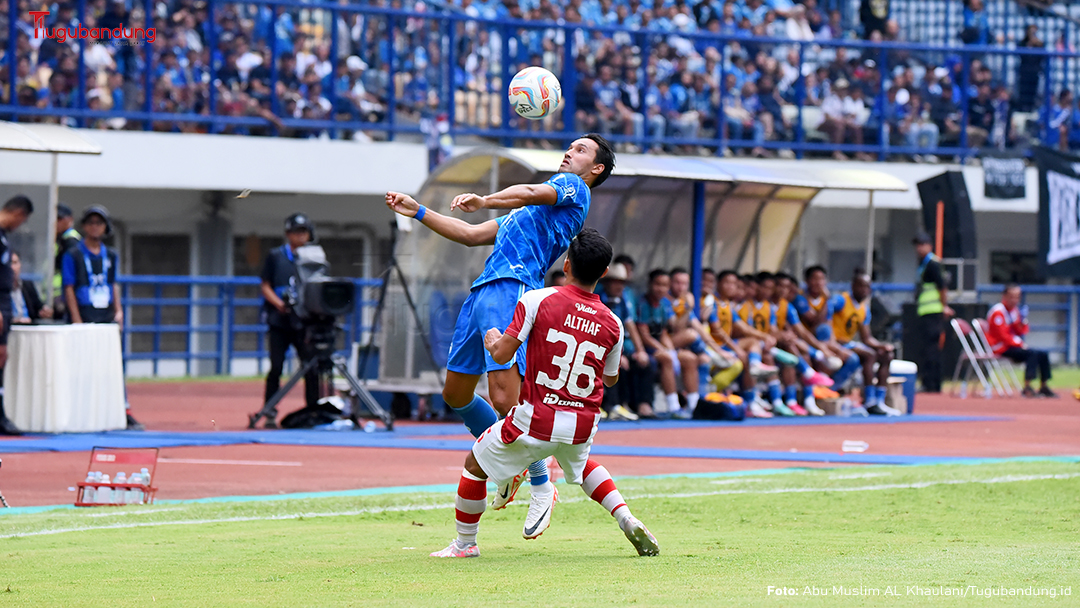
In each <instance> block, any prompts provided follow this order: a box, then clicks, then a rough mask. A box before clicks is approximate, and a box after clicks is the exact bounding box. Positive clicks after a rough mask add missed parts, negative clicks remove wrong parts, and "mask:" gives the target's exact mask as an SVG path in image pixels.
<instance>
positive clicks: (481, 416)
mask: <svg viewBox="0 0 1080 608" xmlns="http://www.w3.org/2000/svg"><path fill="white" fill-rule="evenodd" d="M454 411H455V412H456V413H457V415H458V416H461V420H462V422H464V423H465V428H467V429H469V432H470V433H472V436H473V437H480V434H481V433H483V432H484V431H486V430H488V427H490V426H491V425H493V424H495V423H496V422H498V421H499V415H498V414H496V413H495V409H494V408H492V407H491V406H490V405H488V402H487V401H484V398H483V397H481V396H480V395H473V400H472V401H470V402H469V405H466V406H465V407H459V408H455V409H454Z"/></svg>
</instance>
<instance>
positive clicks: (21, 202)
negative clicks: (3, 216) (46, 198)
mask: <svg viewBox="0 0 1080 608" xmlns="http://www.w3.org/2000/svg"><path fill="white" fill-rule="evenodd" d="M3 209H4V211H8V212H11V213H14V212H16V211H22V212H23V213H25V214H26V215H30V214H32V213H33V212H34V203H32V202H30V199H29V198H27V197H26V195H23V194H16V195H15V196H13V197H11V198H9V199H8V200H7V202H6V203H4V207H3Z"/></svg>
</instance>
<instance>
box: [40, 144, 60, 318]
mask: <svg viewBox="0 0 1080 608" xmlns="http://www.w3.org/2000/svg"><path fill="white" fill-rule="evenodd" d="M59 171H60V154H59V153H57V152H53V153H52V171H51V173H50V177H49V216H48V217H49V224H48V226H49V227H48V229H47V230H46V231H45V233H46V234H47V235H49V236H48V237H47V238H48V241H49V243H48V245H49V248H48V249H46V250H45V251H46V252H47V254H46V256H45V264H44V268H45V272H44V281H45V303H46V304H48V305H49V306H52V301H53V296H54V295H55V294H54V293H53V275H54V274H55V271H56V266H55V265H54V258H53V256H54V255H55V252H56V230H55V227H56V215H57V211H56V206H57V205H58V204H59V203H60V182H59V181H58V178H59Z"/></svg>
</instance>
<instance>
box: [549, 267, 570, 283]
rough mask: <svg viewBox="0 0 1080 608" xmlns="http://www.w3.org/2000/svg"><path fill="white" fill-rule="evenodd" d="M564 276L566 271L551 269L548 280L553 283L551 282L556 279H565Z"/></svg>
mask: <svg viewBox="0 0 1080 608" xmlns="http://www.w3.org/2000/svg"><path fill="white" fill-rule="evenodd" d="M565 278H566V273H565V272H563V271H561V270H552V271H551V274H549V275H548V282H549V283H552V284H553V283H555V281H556V280H558V279H565Z"/></svg>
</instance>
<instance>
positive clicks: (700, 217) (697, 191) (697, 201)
mask: <svg viewBox="0 0 1080 608" xmlns="http://www.w3.org/2000/svg"><path fill="white" fill-rule="evenodd" d="M693 230H694V232H693V235H692V237H691V244H690V291H691V292H693V294H694V295H696V296H698V297H697V298H695V299H694V307H695V308H698V309H700V307H701V298H700V296H701V269H702V268H703V267H704V266H703V265H702V260H701V254H702V251H704V249H705V182H702V181H697V182H694V227H693ZM698 312H699V313H700V312H701V311H700V310H698Z"/></svg>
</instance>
